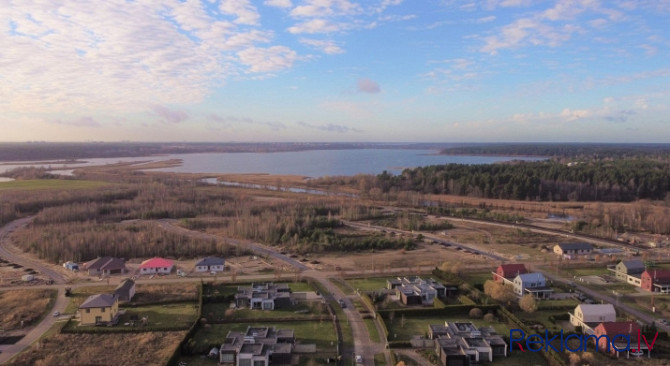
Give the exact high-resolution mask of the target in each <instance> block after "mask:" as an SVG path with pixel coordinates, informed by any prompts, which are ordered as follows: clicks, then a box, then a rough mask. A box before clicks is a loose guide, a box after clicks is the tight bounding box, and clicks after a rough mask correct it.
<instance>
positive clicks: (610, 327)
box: [596, 322, 640, 335]
mask: <svg viewBox="0 0 670 366" xmlns="http://www.w3.org/2000/svg"><path fill="white" fill-rule="evenodd" d="M596 328H600V329H602V330H603V332H602V333H599V334H608V335H614V334H634V333H637V331H638V330H640V327H639V326H638V325H637V323H636V322H603V323H600V324H598V326H597V327H596ZM596 332H597V330H596Z"/></svg>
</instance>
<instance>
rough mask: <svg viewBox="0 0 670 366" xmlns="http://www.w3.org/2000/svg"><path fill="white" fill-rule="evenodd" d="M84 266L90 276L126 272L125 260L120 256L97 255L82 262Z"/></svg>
mask: <svg viewBox="0 0 670 366" xmlns="http://www.w3.org/2000/svg"><path fill="white" fill-rule="evenodd" d="M84 268H85V269H86V270H87V271H88V274H89V275H90V276H99V275H102V276H109V275H112V274H124V273H126V272H128V270H127V269H126V262H125V261H124V260H123V259H121V258H115V257H98V258H96V259H93V260H90V261H88V262H86V263H84Z"/></svg>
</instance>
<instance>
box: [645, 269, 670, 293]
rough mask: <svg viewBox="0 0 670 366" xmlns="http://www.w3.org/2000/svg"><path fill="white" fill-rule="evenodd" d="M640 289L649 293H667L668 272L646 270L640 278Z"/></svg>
mask: <svg viewBox="0 0 670 366" xmlns="http://www.w3.org/2000/svg"><path fill="white" fill-rule="evenodd" d="M640 282H641V284H640V287H641V288H643V289H644V290H647V291H650V292H668V291H669V290H670V270H667V269H648V270H646V271H644V272H642V275H641V276H640Z"/></svg>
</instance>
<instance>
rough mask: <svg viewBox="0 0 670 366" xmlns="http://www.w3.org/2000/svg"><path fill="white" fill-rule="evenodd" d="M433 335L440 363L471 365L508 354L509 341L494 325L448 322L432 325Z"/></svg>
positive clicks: (430, 327)
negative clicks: (484, 325) (506, 341)
mask: <svg viewBox="0 0 670 366" xmlns="http://www.w3.org/2000/svg"><path fill="white" fill-rule="evenodd" d="M428 332H429V337H430V338H431V339H435V353H436V354H437V356H438V358H439V360H440V365H443V366H447V365H448V366H453V365H459V366H469V365H474V364H479V363H484V362H493V358H494V357H507V343H505V341H504V339H503V338H502V337H501V336H500V335H498V334H497V333H496V332H495V330H494V329H493V328H490V327H483V328H477V327H476V326H475V325H474V324H472V323H470V322H445V323H444V325H429V326H428Z"/></svg>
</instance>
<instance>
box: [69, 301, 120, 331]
mask: <svg viewBox="0 0 670 366" xmlns="http://www.w3.org/2000/svg"><path fill="white" fill-rule="evenodd" d="M118 313H119V296H118V295H115V294H98V295H93V296H89V297H88V298H87V299H86V301H84V302H83V303H82V304H81V305H79V319H80V320H79V324H80V325H96V324H106V323H115V322H116V321H117V320H118V316H117V315H118Z"/></svg>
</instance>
